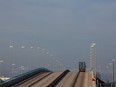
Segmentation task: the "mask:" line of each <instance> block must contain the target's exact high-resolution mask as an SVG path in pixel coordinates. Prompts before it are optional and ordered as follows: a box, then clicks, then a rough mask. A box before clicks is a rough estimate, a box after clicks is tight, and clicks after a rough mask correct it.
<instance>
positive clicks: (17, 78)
mask: <svg viewBox="0 0 116 87" xmlns="http://www.w3.org/2000/svg"><path fill="white" fill-rule="evenodd" d="M43 72H52V71H50V70H48V69H46V68H38V69H34V70H31V71H29V72H26V73H23V74H20V75H18V76H15V77H12V78H11V79H9V80H6V81H5V82H3V83H1V84H0V87H10V86H13V85H15V84H17V83H19V82H21V81H23V80H25V79H28V78H30V77H32V76H34V75H37V74H39V73H43Z"/></svg>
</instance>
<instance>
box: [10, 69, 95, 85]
mask: <svg viewBox="0 0 116 87" xmlns="http://www.w3.org/2000/svg"><path fill="white" fill-rule="evenodd" d="M92 78H93V76H92V73H91V72H77V71H73V72H66V73H64V74H63V72H43V73H40V74H37V75H35V76H33V77H30V78H28V79H26V80H24V81H22V82H19V83H17V84H15V85H13V86H11V87H95V82H94V81H92Z"/></svg>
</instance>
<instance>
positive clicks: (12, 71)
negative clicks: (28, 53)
mask: <svg viewBox="0 0 116 87" xmlns="http://www.w3.org/2000/svg"><path fill="white" fill-rule="evenodd" d="M14 66H15V64H14V63H13V64H12V70H11V77H13V73H14Z"/></svg>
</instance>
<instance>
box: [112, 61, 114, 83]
mask: <svg viewBox="0 0 116 87" xmlns="http://www.w3.org/2000/svg"><path fill="white" fill-rule="evenodd" d="M112 62H113V63H112V65H113V75H112V76H113V82H115V59H113V60H112Z"/></svg>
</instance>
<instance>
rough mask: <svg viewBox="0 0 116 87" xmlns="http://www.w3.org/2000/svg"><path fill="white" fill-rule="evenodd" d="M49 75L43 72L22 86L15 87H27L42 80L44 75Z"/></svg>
mask: <svg viewBox="0 0 116 87" xmlns="http://www.w3.org/2000/svg"><path fill="white" fill-rule="evenodd" d="M48 74H50V72H45V73H42V74H40V75H37V76H36V77H34V78H32V79H30V80H28V81H26V82H24V83H23V84H20V85H19V86H16V87H28V86H29V85H31V84H33V83H34V82H36V81H38V80H40V79H42V78H43V77H45V76H46V75H48Z"/></svg>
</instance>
